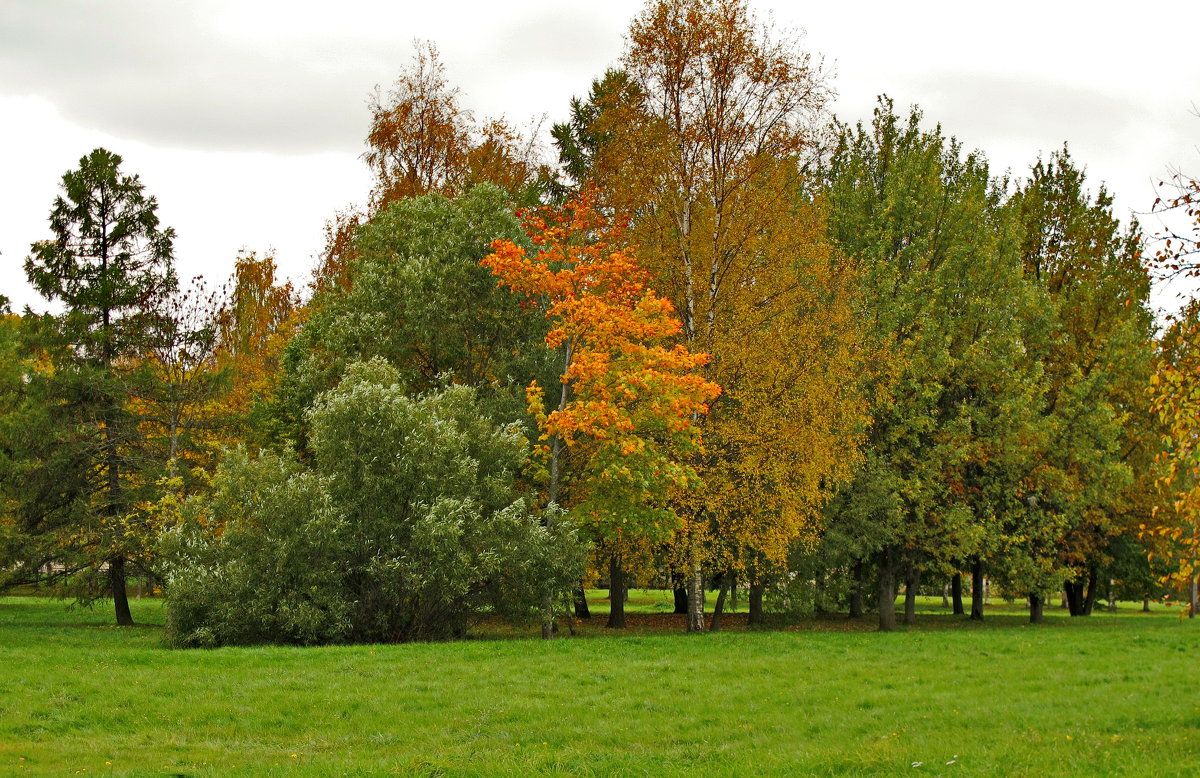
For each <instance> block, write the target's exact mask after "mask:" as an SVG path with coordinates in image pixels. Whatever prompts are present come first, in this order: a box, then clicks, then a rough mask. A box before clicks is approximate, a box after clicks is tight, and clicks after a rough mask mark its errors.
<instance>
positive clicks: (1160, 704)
mask: <svg viewBox="0 0 1200 778" xmlns="http://www.w3.org/2000/svg"><path fill="white" fill-rule="evenodd" d="M596 604H597V606H598V608H597V610H601V609H602V607H603V603H602V602H599V601H597V603H596ZM134 606H135V612H134V613H135V618H137V619H138V621H139V622H140V623H142V624H145V625H146V626H139V627H135V628H131V629H130V628H126V629H121V628H117V627H112V626H109V623H110V621H111V614H110V613H108V612H107V610H105V609H99V608H98V609H97V610H96V611H86V610H69V611H68V610H66V609H64V605H63V603H62V602H56V601H49V600H41V599H35V598H5V599H0V774H4V775H10V774H11V775H45V774H48V775H71V774H88V775H95V774H99V775H147V776H148V775H195V776H217V775H293V774H294V775H358V776H367V775H394V774H400V775H530V774H546V773H563V774H571V775H689V776H690V775H751V774H753V775H764V774H765V775H875V774H887V775H899V774H903V775H913V776H917V775H988V776H1008V775H1028V776H1043V775H1128V776H1135V775H1136V776H1146V775H1155V776H1164V775H1177V776H1191V775H1195V774H1197V772H1198V771H1200V748H1198V746H1200V700H1197V699H1196V696H1195V694H1194V693H1193V692H1192V690H1191V688H1190V685H1189V684H1188V683H1187V677H1188V673H1189V672H1190V670H1191V669H1192V668H1194V666H1195V652H1196V644H1197V639H1198V638H1200V627H1197V626H1196V624H1195V623H1193V622H1188V621H1186V620H1182V619H1180V618H1179V616H1178V612H1176V611H1160V612H1158V613H1154V614H1150V615H1142V614H1137V613H1134V612H1132V611H1123V612H1122V613H1119V614H1115V615H1114V614H1109V613H1098V614H1096V615H1094V616H1092V617H1091V618H1088V619H1069V618H1067V617H1064V616H1061V615H1059V614H1058V613H1050V614H1048V621H1047V623H1046V624H1044V625H1041V626H1029V625H1027V624H1024V623H1023V619H1022V616H1021V614H1020V613H1019V612H1018V611H1017V609H1015V608H1014V609H1011V610H1009V609H1006V608H1004V607H1001V606H997V607H993V608H992V609H990V610H989V613H988V618H987V620H986V621H985V622H984V624H982V625H979V624H973V625H970V626H963V624H964V622H963V621H962V620H961V619H956V618H954V617H950V616H947V615H943V614H941V613H939V612H938V608H937V606H936V605H932V604H927V607H926V611H927V612H925V613H923V614H922V618H921V620H922V624H921V625H920V626H919V627H916V628H910V629H909V630H907V631H899V632H896V633H890V634H880V633H875V632H871V631H869V630H870V622H869V621H868V622H867V623H865V624H864V623H858V622H853V623H851V622H849V620H847V619H845V618H844V617H839V618H833V617H831V618H829V619H821V620H814V621H812V622H810V623H809V625H808V626H807V627H805V628H804V629H776V630H766V631H759V630H746V629H745V628H744V627H742V626H741V624H740V622H741V621H742V620H744V616H735V617H734V618H733V619H731V620H729V621H728V622H727V626H728V627H729V630H728V631H727V632H723V633H720V634H706V635H702V636H690V637H689V636H685V635H683V634H682V633H681V629H682V626H681V622H678V621H677V620H678V619H680V618H681V617H678V616H672V615H671V614H669V613H661V612H656V610H660V609H656V603H649V604H647V603H640V602H637V598H636V597H635V598H634V602H631V605H630V607H631V609H635V612H634V613H631V614H630V617H629V618H630V622H631V625H632V626H631V628H630V629H629V630H626V631H624V632H623V633H621V634H618V635H614V631H613V630H605V628H604V627H603V617H602V615H601V614H598V615H597V617H594V618H593V619H592V620H591V622H590V623H588V624H586V625H584V624H581V625H580V627H579V629H580V634H581V635H586V636H587V637H588V638H589V639H575V640H571V639H564V640H554V641H540V640H532V639H529V640H511V639H510V640H498V639H482V640H468V641H463V642H459V643H442V644H421V645H418V644H410V645H397V646H340V647H329V648H311V649H300V648H286V647H250V648H225V649H217V650H211V651H171V650H167V649H164V648H162V647H161V640H160V638H161V627H160V626H158V625H159V624H161V621H162V608H161V604H160V603H158V602H156V601H149V600H142V601H136V602H135V603H134ZM668 610H669V609H668ZM848 625H849V626H848ZM802 626H803V625H802ZM810 627H811V628H810ZM508 629H512V628H508ZM846 629H852V630H854V631H849V632H847V631H843V630H846ZM479 631H480V634H481V635H482V636H483V637H485V638H489V637H490V638H499V637H501V636H502V633H501V632H497V631H492V630H491V629H489V627H488V625H481V627H480V630H479ZM663 631H667V632H669V633H670V634H662V633H663ZM513 634H520V635H522V636H529V635H532V634H533V630H531V629H525V630H523V631H521V632H519V633H518V632H515V631H514V633H513Z"/></svg>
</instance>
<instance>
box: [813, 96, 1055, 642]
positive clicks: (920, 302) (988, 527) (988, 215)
mask: <svg viewBox="0 0 1200 778" xmlns="http://www.w3.org/2000/svg"><path fill="white" fill-rule="evenodd" d="M921 125H922V116H921V114H920V112H919V111H917V110H915V109H914V110H913V111H912V112H911V113H910V114H909V115H908V116H907V117H901V116H898V115H897V114H896V113H895V111H894V109H893V106H892V103H891V101H890V100H887V99H881V101H880V104H879V106H878V107H877V108H876V111H875V116H874V120H873V121H872V123H871V125H870V126H863V125H861V124H860V125H858V126H857V127H841V128H840V138H839V141H838V144H837V146H836V148H835V150H834V153H833V155H832V157H831V159H830V161H829V163H828V167H827V169H826V171H825V180H826V196H827V197H828V200H829V203H830V216H829V233H830V236H831V238H832V239H833V241H834V243H835V245H837V247H838V248H839V249H840V250H841V251H843V252H845V253H846V254H848V255H849V256H851V257H854V258H856V259H858V260H859V261H860V262H862V264H863V281H862V283H863V286H864V307H865V309H866V310H867V311H869V312H870V313H869V319H870V321H869V327H870V340H871V342H873V343H874V344H875V345H876V346H877V347H879V348H882V349H884V350H885V351H886V352H887V353H888V354H889V355H890V363H891V364H892V365H893V369H892V370H891V371H890V372H887V373H884V374H882V375H880V376H878V377H874V378H872V381H871V385H870V386H869V387H868V390H867V395H868V396H870V397H873V398H875V402H874V405H873V408H872V417H873V421H872V424H871V428H870V432H869V435H868V442H867V446H866V448H867V451H866V460H865V463H864V465H863V466H862V467H861V468H860V470H859V471H858V474H857V476H856V477H855V478H854V480H853V481H852V482H851V483H850V484H849V485H848V486H847V487H846V488H844V489H843V490H842V491H841V493H840V494H839V496H838V498H837V499H836V500H835V501H834V502H833V504H832V506H831V509H830V524H829V528H828V531H827V532H826V534H825V541H826V543H828V544H830V545H831V547H832V548H833V549H840V554H841V555H842V559H843V560H844V564H845V567H846V568H847V569H851V570H856V571H858V572H859V575H856V576H855V579H856V580H854V581H853V582H852V587H853V588H854V589H855V590H856V591H855V596H857V597H858V603H859V608H857V609H860V608H861V595H862V592H861V586H862V584H863V581H864V579H865V571H864V566H865V565H870V564H873V565H874V566H875V568H876V569H877V570H878V592H877V598H876V600H877V603H878V607H879V617H880V628H881V629H891V628H893V626H894V624H895V612H894V607H893V605H894V601H895V597H896V592H897V578H898V576H900V575H903V577H904V580H905V583H906V585H907V589H908V593H909V596H908V601H907V602H906V606H907V607H906V620H911V619H912V617H913V604H914V602H913V599H912V596H913V595H914V594H915V591H916V588H917V585H918V584H919V581H920V577H921V575H922V574H923V573H929V572H938V573H943V574H948V573H951V572H953V571H954V570H956V569H958V568H959V567H961V566H962V563H963V561H964V560H967V559H969V558H977V559H978V558H981V556H982V555H983V554H984V552H985V550H986V548H987V546H988V544H989V542H990V541H991V540H993V539H994V538H995V537H996V534H997V528H996V516H997V514H998V513H999V512H1000V511H1001V510H1002V509H1003V507H1004V502H1005V500H1006V499H1008V498H1010V497H1011V494H1012V492H1013V488H1014V486H1015V483H1014V478H1015V474H1016V473H1018V472H1020V468H1019V461H1020V459H1019V458H1020V456H1021V453H1020V452H1021V445H1022V432H1023V431H1024V430H1025V429H1026V427H1027V424H1028V422H1027V420H1025V419H1024V418H1023V415H1024V414H1025V413H1026V411H1025V409H1026V408H1027V407H1028V406H1029V404H1030V402H1031V398H1035V397H1036V396H1037V382H1036V378H1037V366H1036V364H1033V363H1030V362H1029V360H1027V359H1026V357H1025V355H1024V346H1023V338H1024V333H1023V332H1022V324H1021V321H1022V319H1023V318H1027V317H1032V318H1036V317H1035V316H1034V306H1033V305H1032V303H1033V300H1032V298H1031V297H1030V295H1029V293H1028V289H1027V287H1026V285H1025V284H1024V281H1023V278H1022V276H1021V268H1020V264H1019V261H1018V258H1017V256H1016V253H1015V251H1014V250H1013V249H1012V248H1011V242H1010V241H1009V240H1007V237H1008V235H1009V234H1011V233H1010V232H1009V231H1008V228H1007V226H1006V222H1005V219H1004V217H1003V213H1002V210H1001V203H1002V189H1001V187H1000V185H999V184H998V183H997V182H995V181H993V180H992V179H991V178H990V177H989V175H988V169H987V165H986V162H985V161H984V160H983V159H982V158H981V157H980V156H979V155H978V154H965V153H964V152H963V151H962V149H961V147H960V146H959V144H958V143H957V142H956V141H954V140H953V139H947V138H946V137H945V136H943V135H942V133H941V130H940V128H937V129H933V130H926V129H923V128H922V126H921ZM852 610H855V608H852Z"/></svg>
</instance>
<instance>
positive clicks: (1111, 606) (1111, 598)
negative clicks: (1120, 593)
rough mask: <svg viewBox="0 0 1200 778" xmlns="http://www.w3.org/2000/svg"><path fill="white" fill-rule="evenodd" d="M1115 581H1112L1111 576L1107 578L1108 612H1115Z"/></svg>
mask: <svg viewBox="0 0 1200 778" xmlns="http://www.w3.org/2000/svg"><path fill="white" fill-rule="evenodd" d="M1116 583H1117V582H1116V581H1114V580H1113V579H1111V578H1109V579H1108V612H1109V613H1116V612H1117V593H1116V591H1115V590H1114V587H1115V586H1116Z"/></svg>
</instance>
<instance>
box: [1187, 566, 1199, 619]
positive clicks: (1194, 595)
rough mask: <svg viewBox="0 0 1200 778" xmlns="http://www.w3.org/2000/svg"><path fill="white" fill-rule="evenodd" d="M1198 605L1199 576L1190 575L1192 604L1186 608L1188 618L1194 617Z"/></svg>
mask: <svg viewBox="0 0 1200 778" xmlns="http://www.w3.org/2000/svg"><path fill="white" fill-rule="evenodd" d="M1197 605H1200V578H1196V577H1195V576H1193V577H1192V604H1191V606H1190V607H1189V608H1188V618H1189V619H1194V618H1196V607H1197Z"/></svg>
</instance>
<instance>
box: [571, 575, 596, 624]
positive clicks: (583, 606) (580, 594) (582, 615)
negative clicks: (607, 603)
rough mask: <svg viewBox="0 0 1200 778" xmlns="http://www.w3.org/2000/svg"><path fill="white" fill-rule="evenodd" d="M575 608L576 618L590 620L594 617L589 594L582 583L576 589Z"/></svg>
mask: <svg viewBox="0 0 1200 778" xmlns="http://www.w3.org/2000/svg"><path fill="white" fill-rule="evenodd" d="M574 607H575V618H577V619H590V618H591V617H592V609H591V608H590V607H588V601H587V592H586V591H584V588H583V584H582V583H581V584H579V586H577V587H575V592H574Z"/></svg>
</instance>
